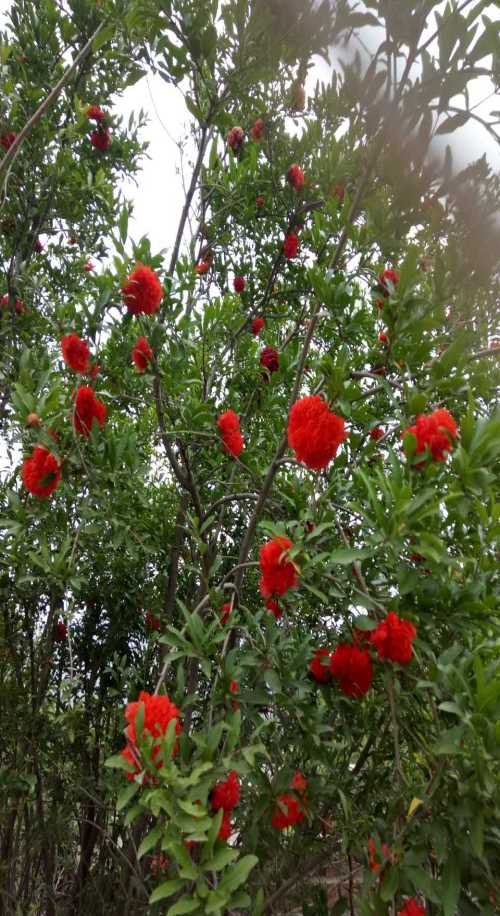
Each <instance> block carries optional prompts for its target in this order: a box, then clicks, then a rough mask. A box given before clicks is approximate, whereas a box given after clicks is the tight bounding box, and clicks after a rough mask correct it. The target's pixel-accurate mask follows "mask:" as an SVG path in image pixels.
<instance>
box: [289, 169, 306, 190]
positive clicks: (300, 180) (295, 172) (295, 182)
mask: <svg viewBox="0 0 500 916" xmlns="http://www.w3.org/2000/svg"><path fill="white" fill-rule="evenodd" d="M286 179H287V181H288V183H289V184H291V186H292V188H294V189H295V190H296V191H300V189H301V187H302V185H303V184H304V180H305V179H304V172H303V171H302V169H301V167H300V165H297V164H296V163H294V164H293V165H291V166H290V168H289V169H288V172H287V173H286Z"/></svg>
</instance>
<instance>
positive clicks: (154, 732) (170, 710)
mask: <svg viewBox="0 0 500 916" xmlns="http://www.w3.org/2000/svg"><path fill="white" fill-rule="evenodd" d="M140 706H142V707H143V710H144V727H143V731H142V735H141V737H142V738H144V737H145V736H146V735H151V736H152V737H153V739H155V740H154V741H153V749H152V757H153V760H154V761H155V766H156V768H157V769H160V768H161V766H162V765H163V758H162V756H161V754H160V741H161V738H163V736H164V735H166V733H167V728H168V726H169V723H170V722H171V721H172V719H173V720H174V721H175V733H176V735H178V734H180V732H181V730H182V729H181V723H180V721H179V719H180V712H179V710H178V709H177V706H175V704H174V703H172V702H171V701H170V700H169V698H168V696H154V695H153V696H152V695H151V694H149V693H147V692H146V691H145V690H141V692H140V694H139V699H138V700H137V701H136V702H134V703H128V704H127V707H126V709H125V719H126V721H127V723H128V726H127V730H126V735H127V747H126V748H124V750H123V751H122V752H121V755H122V757H124V758H125V760H126V761H127V763H130V764H131V766H132V767H133V770H130V771H128V772H127V779H130V780H132V779H133V778H134V776H135V775H136V774H137V773H140V771H141V766H140V760H139V751H138V748H137V733H136V726H135V720H136V716H137V713H138V711H139V707H140ZM176 745H177V742H175V744H174V749H173V753H174V754H175V753H176V751H177V746H176Z"/></svg>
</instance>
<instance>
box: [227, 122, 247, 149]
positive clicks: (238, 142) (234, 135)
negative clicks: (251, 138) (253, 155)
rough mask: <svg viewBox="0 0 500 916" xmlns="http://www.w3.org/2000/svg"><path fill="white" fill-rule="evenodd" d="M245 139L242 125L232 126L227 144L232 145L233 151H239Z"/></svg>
mask: <svg viewBox="0 0 500 916" xmlns="http://www.w3.org/2000/svg"><path fill="white" fill-rule="evenodd" d="M244 139H245V131H244V130H243V128H242V127H232V128H231V130H230V131H229V132H228V135H227V145H228V146H230V147H231V149H232V151H233V153H237V152H238V151H239V150H240V149H241V147H242V145H243V140H244Z"/></svg>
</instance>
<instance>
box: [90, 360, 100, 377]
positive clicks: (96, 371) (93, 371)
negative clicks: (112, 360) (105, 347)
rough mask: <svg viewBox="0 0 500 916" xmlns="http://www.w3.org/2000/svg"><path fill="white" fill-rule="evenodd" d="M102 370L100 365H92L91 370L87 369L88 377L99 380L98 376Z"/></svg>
mask: <svg viewBox="0 0 500 916" xmlns="http://www.w3.org/2000/svg"><path fill="white" fill-rule="evenodd" d="M100 368H101V367H100V365H99V363H92V365H91V366H89V368H88V369H87V375H88V377H89V378H97V376H98V375H99V370H100Z"/></svg>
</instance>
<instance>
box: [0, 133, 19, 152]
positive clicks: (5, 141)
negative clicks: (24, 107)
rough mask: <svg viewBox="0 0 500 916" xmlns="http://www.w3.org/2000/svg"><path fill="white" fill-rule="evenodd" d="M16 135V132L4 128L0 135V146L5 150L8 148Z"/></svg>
mask: <svg viewBox="0 0 500 916" xmlns="http://www.w3.org/2000/svg"><path fill="white" fill-rule="evenodd" d="M16 137H17V134H15V133H14V131H13V130H6V131H5V133H3V134H2V136H1V137H0V146H3V148H4V149H5V150H8V149H10V148H11V146H12V144H13V143H14V142H15V140H16Z"/></svg>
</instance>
